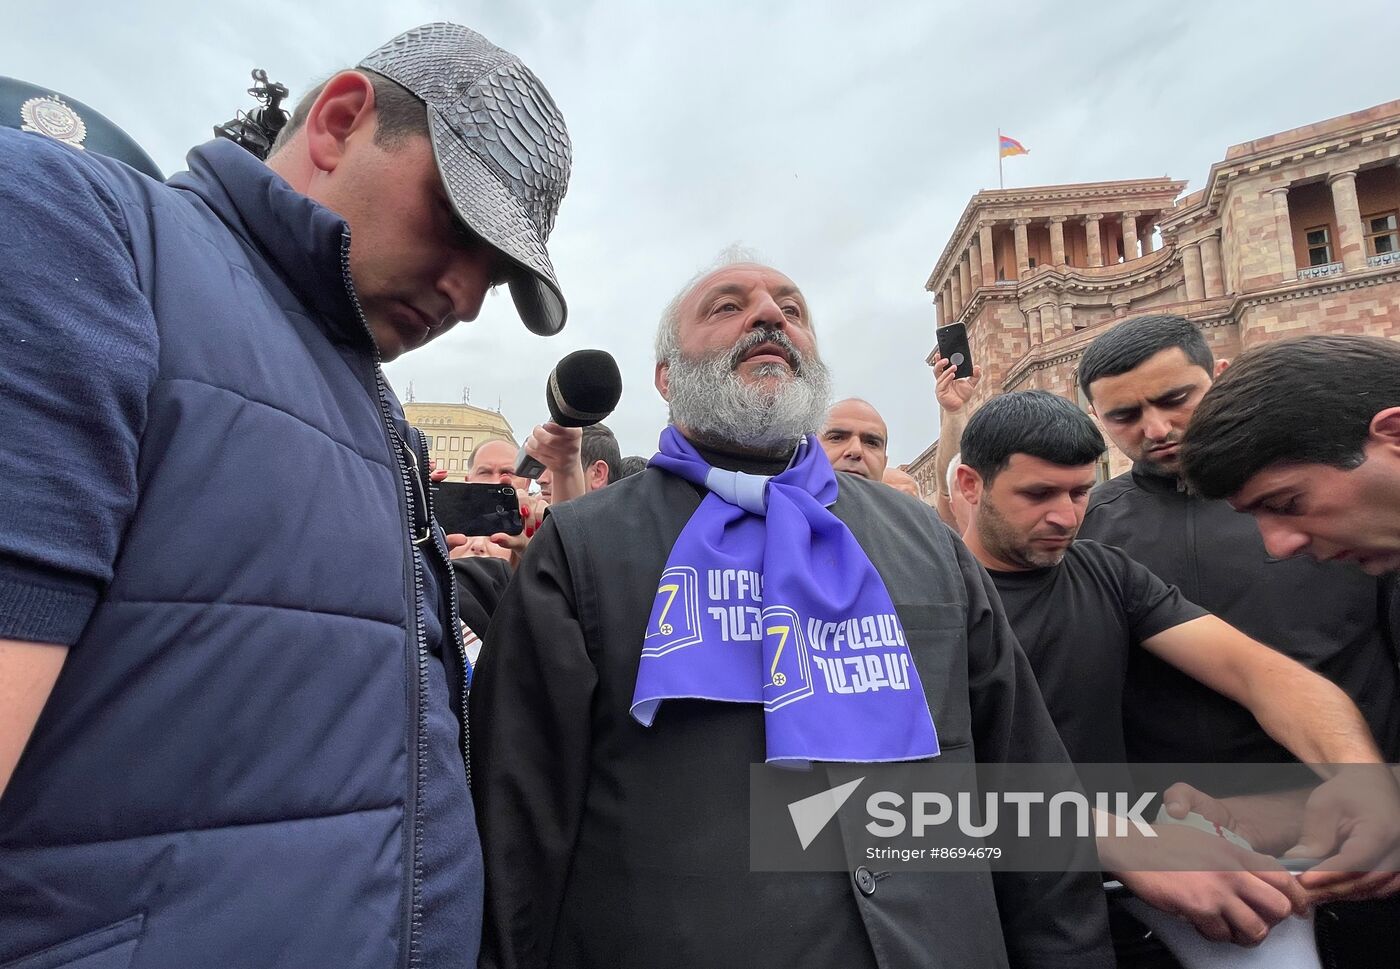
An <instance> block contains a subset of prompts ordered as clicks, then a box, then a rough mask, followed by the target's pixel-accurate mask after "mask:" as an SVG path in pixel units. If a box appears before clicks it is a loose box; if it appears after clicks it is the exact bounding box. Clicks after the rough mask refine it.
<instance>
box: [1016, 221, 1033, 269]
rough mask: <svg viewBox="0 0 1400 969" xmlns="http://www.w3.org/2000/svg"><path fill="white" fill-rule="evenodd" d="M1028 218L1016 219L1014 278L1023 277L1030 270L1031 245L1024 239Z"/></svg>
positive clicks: (1028, 222)
mask: <svg viewBox="0 0 1400 969" xmlns="http://www.w3.org/2000/svg"><path fill="white" fill-rule="evenodd" d="M1030 222H1031V220H1030V219H1017V220H1016V228H1015V232H1016V278H1017V279H1025V278H1026V277H1027V276H1029V275H1030V272H1031V247H1030V243H1029V242H1027V241H1026V226H1028V225H1030Z"/></svg>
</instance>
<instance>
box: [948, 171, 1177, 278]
mask: <svg viewBox="0 0 1400 969" xmlns="http://www.w3.org/2000/svg"><path fill="white" fill-rule="evenodd" d="M1185 187H1186V183H1185V182H1182V181H1177V180H1175V179H1172V178H1168V177H1167V176H1165V175H1163V176H1161V177H1159V178H1128V179H1119V180H1117V181H1111V182H1071V183H1067V184H1063V185H1031V186H1027V187H1026V188H988V189H983V190H982V191H980V192H978V193H977V194H975V195H973V196H972V198H970V199H968V202H967V206H966V207H965V208H964V209H963V211H962V215H960V216H959V217H958V221H957V224H956V225H955V226H954V228H953V231H952V233H951V234H950V235H949V236H948V241H947V242H946V243H945V244H944V246H943V251H942V253H940V254H939V257H938V262H937V263H935V264H934V267H933V271H932V272H931V273H929V277H928V281H927V282H925V283H924V289H925V290H928V291H930V292H932V291H933V289H934V283H935V282H936V281H937V280H938V278H939V277H940V276H942V275H943V273H944V271H945V270H946V268H947V264H948V262H949V261H950V259H951V257H952V254H953V252H954V251H956V252H957V253H958V255H959V256H961V255H962V247H961V246H957V245H956V244H957V243H958V242H959V241H960V240H961V239H962V238H963V237H964V236H965V235H966V234H967V233H968V231H969V230H970V229H971V228H972V227H973V225H974V224H975V222H977V221H980V220H978V219H976V218H975V216H977V215H978V214H979V213H982V212H983V211H985V210H987V209H995V208H998V207H1002V206H1012V205H1016V204H1018V203H1020V204H1024V203H1028V202H1029V203H1041V202H1078V201H1086V200H1095V201H1098V200H1102V201H1104V202H1105V203H1111V202H1114V201H1117V200H1131V199H1134V198H1137V197H1154V198H1155V199H1156V200H1157V201H1159V202H1161V203H1162V210H1163V212H1166V211H1169V210H1170V209H1171V208H1172V203H1173V202H1174V201H1175V199H1176V197H1177V196H1178V195H1180V194H1181V191H1182V189H1184V188H1185ZM1006 217H1007V218H1009V217H1010V216H1006Z"/></svg>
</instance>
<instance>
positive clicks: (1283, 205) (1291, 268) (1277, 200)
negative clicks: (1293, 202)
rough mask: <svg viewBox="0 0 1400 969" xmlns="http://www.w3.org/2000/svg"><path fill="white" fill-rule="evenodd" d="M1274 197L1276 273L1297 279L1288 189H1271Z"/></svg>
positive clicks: (1270, 192)
mask: <svg viewBox="0 0 1400 969" xmlns="http://www.w3.org/2000/svg"><path fill="white" fill-rule="evenodd" d="M1269 194H1270V195H1272V196H1273V197H1274V232H1275V233H1276V234H1277V236H1278V261H1279V267H1278V271H1279V274H1280V275H1281V276H1283V278H1284V279H1297V278H1298V259H1297V257H1296V256H1295V255H1294V254H1293V221H1292V219H1290V218H1289V217H1288V187H1287V186H1284V187H1282V188H1271V189H1269Z"/></svg>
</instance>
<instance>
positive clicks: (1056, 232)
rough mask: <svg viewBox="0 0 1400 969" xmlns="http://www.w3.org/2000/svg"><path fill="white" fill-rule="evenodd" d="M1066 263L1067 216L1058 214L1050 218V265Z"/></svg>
mask: <svg viewBox="0 0 1400 969" xmlns="http://www.w3.org/2000/svg"><path fill="white" fill-rule="evenodd" d="M1064 264H1065V217H1064V216H1063V215H1057V216H1055V217H1054V218H1053V219H1051V220H1050V265H1052V266H1063V265H1064Z"/></svg>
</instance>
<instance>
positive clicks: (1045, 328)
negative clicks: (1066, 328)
mask: <svg viewBox="0 0 1400 969" xmlns="http://www.w3.org/2000/svg"><path fill="white" fill-rule="evenodd" d="M1040 336H1041V339H1042V340H1044V341H1045V342H1046V343H1049V342H1050V341H1051V340H1055V339H1058V338H1059V337H1062V336H1064V333H1062V332H1061V331H1060V308H1059V307H1058V306H1056V305H1055V304H1054V303H1042V304H1040Z"/></svg>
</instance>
